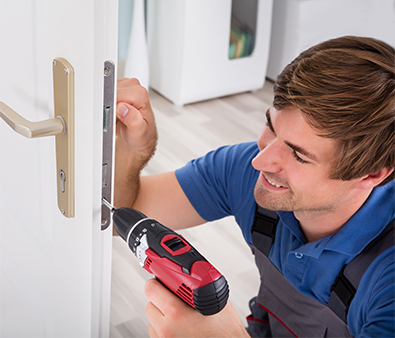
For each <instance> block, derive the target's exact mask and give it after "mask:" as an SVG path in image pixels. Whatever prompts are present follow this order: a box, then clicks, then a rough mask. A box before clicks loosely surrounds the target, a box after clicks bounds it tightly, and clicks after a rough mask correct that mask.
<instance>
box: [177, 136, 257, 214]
mask: <svg viewBox="0 0 395 338" xmlns="http://www.w3.org/2000/svg"><path fill="white" fill-rule="evenodd" d="M258 152H259V149H258V146H257V144H256V142H248V143H240V144H236V145H231V146H224V147H220V148H218V149H216V150H213V151H211V152H209V153H207V154H206V155H204V156H202V157H200V158H197V159H195V160H192V161H190V162H188V163H187V164H186V165H185V166H184V167H182V168H180V169H178V170H176V176H177V179H178V181H179V183H180V185H181V187H182V189H183V190H184V193H185V194H186V195H187V197H188V199H189V200H190V202H191V203H192V205H193V206H194V207H195V209H196V210H197V211H198V213H199V214H200V215H201V216H202V217H203V218H204V219H205V220H207V221H211V220H215V219H219V218H222V217H225V216H229V215H234V214H235V213H234V212H235V206H237V205H239V204H240V203H241V201H242V200H243V199H245V198H246V196H249V195H251V196H249V197H250V199H252V200H253V195H252V193H251V191H252V189H253V184H254V180H256V176H257V171H256V170H255V169H254V168H253V167H252V165H251V160H252V159H253V158H254V157H255V156H256V154H257V153H258ZM251 186H252V188H251Z"/></svg>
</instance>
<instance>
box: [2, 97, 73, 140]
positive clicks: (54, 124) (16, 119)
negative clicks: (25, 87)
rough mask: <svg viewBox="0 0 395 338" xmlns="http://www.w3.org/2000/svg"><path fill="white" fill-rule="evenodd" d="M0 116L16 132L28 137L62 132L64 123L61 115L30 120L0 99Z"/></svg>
mask: <svg viewBox="0 0 395 338" xmlns="http://www.w3.org/2000/svg"><path fill="white" fill-rule="evenodd" d="M0 117H1V118H2V119H3V120H4V121H5V122H6V123H7V124H8V125H9V126H10V127H11V128H12V129H13V130H15V131H16V132H17V133H18V134H21V135H23V136H25V137H28V138H36V137H44V136H52V135H59V134H64V133H65V132H66V124H65V122H64V120H63V118H62V117H61V116H57V117H55V118H51V119H48V120H44V121H39V122H30V121H28V120H26V119H25V118H23V117H22V116H21V115H19V114H18V113H17V112H16V111H15V110H13V109H12V108H10V107H9V106H7V105H6V104H5V103H4V102H1V101H0Z"/></svg>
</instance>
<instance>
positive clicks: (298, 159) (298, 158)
mask: <svg viewBox="0 0 395 338" xmlns="http://www.w3.org/2000/svg"><path fill="white" fill-rule="evenodd" d="M292 155H293V156H294V157H295V160H296V161H298V162H300V163H302V164H305V163H309V162H308V161H305V160H304V159H303V158H301V157H299V156H298V154H297V153H296V151H295V150H293V151H292Z"/></svg>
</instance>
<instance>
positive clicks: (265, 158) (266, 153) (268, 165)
mask: <svg viewBox="0 0 395 338" xmlns="http://www.w3.org/2000/svg"><path fill="white" fill-rule="evenodd" d="M262 136H263V135H261V137H260V138H259V139H258V146H259V149H260V151H259V153H258V155H256V156H255V158H254V159H253V160H252V162H251V164H252V166H253V167H254V168H255V169H256V170H259V171H265V172H270V173H278V172H279V171H281V146H280V142H279V141H278V140H277V138H272V139H269V140H265V139H264V137H262Z"/></svg>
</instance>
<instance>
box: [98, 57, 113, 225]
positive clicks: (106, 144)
mask: <svg viewBox="0 0 395 338" xmlns="http://www.w3.org/2000/svg"><path fill="white" fill-rule="evenodd" d="M114 92H115V65H114V63H113V62H112V61H105V63H104V92H103V157H102V198H104V199H105V200H107V201H108V202H109V203H111V201H112V167H113V156H112V155H113V150H114V149H113V141H114V120H115V118H114V102H115V99H114ZM110 224H111V212H110V209H108V208H107V207H106V206H104V205H102V206H101V229H102V230H105V229H107V228H108V227H109V225H110Z"/></svg>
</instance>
